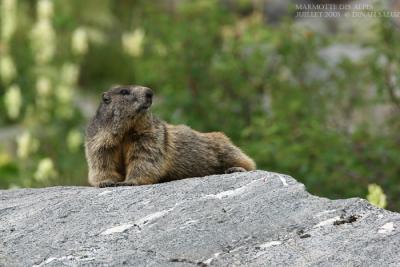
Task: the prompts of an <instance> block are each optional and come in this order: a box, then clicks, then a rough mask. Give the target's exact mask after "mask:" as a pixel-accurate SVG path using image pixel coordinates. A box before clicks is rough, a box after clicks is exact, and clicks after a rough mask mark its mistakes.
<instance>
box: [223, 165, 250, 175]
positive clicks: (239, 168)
mask: <svg viewBox="0 0 400 267" xmlns="http://www.w3.org/2000/svg"><path fill="white" fill-rule="evenodd" d="M245 171H246V169H245V168H242V167H232V168H229V169H227V170H226V171H225V173H226V174H229V173H234V172H245Z"/></svg>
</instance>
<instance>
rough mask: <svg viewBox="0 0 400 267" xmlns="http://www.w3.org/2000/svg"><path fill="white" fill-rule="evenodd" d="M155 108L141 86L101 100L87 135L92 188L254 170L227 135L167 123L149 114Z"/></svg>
mask: <svg viewBox="0 0 400 267" xmlns="http://www.w3.org/2000/svg"><path fill="white" fill-rule="evenodd" d="M151 102H152V91H151V90H150V89H149V88H146V87H141V86H126V87H115V88H112V89H110V90H109V91H107V92H105V93H104V94H103V101H102V103H101V104H100V106H99V108H98V110H97V113H96V115H95V117H94V118H93V119H92V120H91V121H90V123H89V126H88V129H87V131H86V142H85V151H86V158H87V161H88V165H89V183H90V184H91V185H93V186H100V187H104V186H118V185H143V184H154V183H158V182H164V181H171V180H178V179H183V178H188V177H198V176H206V175H211V174H222V173H224V172H226V173H230V172H236V171H246V170H247V171H250V170H254V169H255V167H256V166H255V163H254V161H253V160H252V159H250V158H249V157H248V156H246V155H245V154H244V153H243V152H242V151H241V150H240V149H239V148H238V147H236V146H235V145H233V144H232V142H231V141H230V140H229V138H228V137H226V136H225V134H223V133H221V132H212V133H200V132H198V131H195V130H193V129H191V128H189V127H187V126H185V125H176V126H175V125H170V124H168V123H165V122H163V121H161V120H159V119H158V118H157V117H155V116H153V115H152V114H151V113H150V112H149V111H148V109H149V107H150V105H151Z"/></svg>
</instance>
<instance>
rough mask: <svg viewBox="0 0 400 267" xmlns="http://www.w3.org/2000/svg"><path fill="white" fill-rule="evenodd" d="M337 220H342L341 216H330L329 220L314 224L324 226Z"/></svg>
mask: <svg viewBox="0 0 400 267" xmlns="http://www.w3.org/2000/svg"><path fill="white" fill-rule="evenodd" d="M337 220H340V217H339V216H336V217H333V218H330V219H328V220H325V221H322V222H320V223H317V224H316V225H314V228H316V227H323V226H327V225H333V222H335V221H337Z"/></svg>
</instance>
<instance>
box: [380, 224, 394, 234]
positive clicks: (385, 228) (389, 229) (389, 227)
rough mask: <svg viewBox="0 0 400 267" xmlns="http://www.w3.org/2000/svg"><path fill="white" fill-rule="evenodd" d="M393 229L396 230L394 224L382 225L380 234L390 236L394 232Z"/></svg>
mask: <svg viewBox="0 0 400 267" xmlns="http://www.w3.org/2000/svg"><path fill="white" fill-rule="evenodd" d="M393 229H394V224H393V222H388V223H385V224H384V225H382V226H381V228H379V230H378V233H380V234H389V233H391V232H392V231H393Z"/></svg>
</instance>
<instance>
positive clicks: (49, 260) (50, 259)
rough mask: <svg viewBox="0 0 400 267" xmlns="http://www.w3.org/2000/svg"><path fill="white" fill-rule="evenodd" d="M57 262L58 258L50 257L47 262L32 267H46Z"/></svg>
mask: <svg viewBox="0 0 400 267" xmlns="http://www.w3.org/2000/svg"><path fill="white" fill-rule="evenodd" d="M55 260H57V258H54V257H50V258H48V259H47V260H45V261H43V262H41V263H39V264H34V265H32V267H41V266H44V265H46V264H48V263H50V262H52V261H55Z"/></svg>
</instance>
